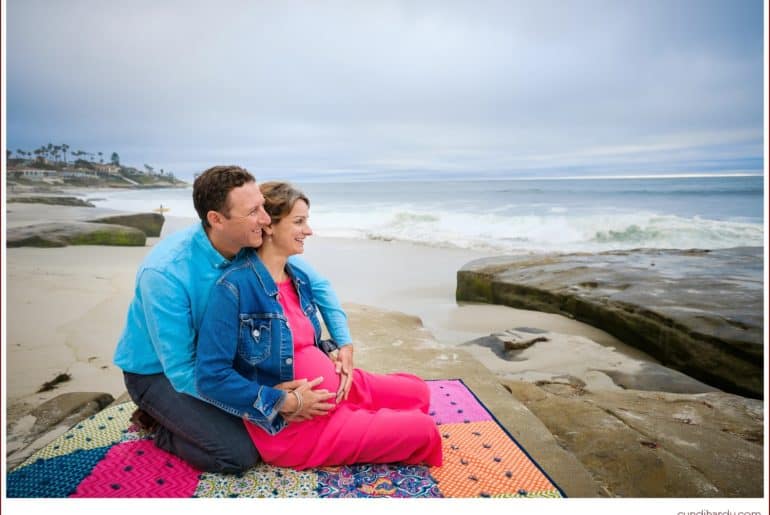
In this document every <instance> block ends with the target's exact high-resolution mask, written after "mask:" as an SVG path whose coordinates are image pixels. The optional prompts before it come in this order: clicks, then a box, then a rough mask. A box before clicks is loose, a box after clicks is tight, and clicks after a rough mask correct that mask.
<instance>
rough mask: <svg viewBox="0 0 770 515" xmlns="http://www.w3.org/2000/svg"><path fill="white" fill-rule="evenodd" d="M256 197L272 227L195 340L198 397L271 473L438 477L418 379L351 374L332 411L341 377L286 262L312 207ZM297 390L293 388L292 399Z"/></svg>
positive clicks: (285, 192) (304, 290) (215, 296)
mask: <svg viewBox="0 0 770 515" xmlns="http://www.w3.org/2000/svg"><path fill="white" fill-rule="evenodd" d="M261 190H262V194H263V195H264V197H265V209H266V211H267V212H268V214H269V215H270V218H271V220H272V223H270V224H269V225H268V226H266V227H265V229H264V232H265V239H264V242H263V244H262V245H261V246H260V247H259V249H246V250H245V251H244V253H243V255H242V256H239V259H238V261H237V262H236V263H233V266H231V267H230V268H229V269H228V270H227V271H226V272H225V273H224V274H222V277H220V278H219V280H217V282H216V284H215V285H214V287H213V288H212V289H211V298H210V299H209V302H208V308H207V309H206V313H205V315H204V317H203V322H202V323H201V329H200V333H199V335H198V348H197V354H196V368H195V380H196V385H197V388H198V391H199V393H200V394H201V396H202V397H203V398H204V399H207V400H210V401H211V402H212V403H214V404H216V405H217V406H219V407H220V408H222V409H223V410H227V411H229V412H230V413H233V414H234V415H238V416H239V417H242V419H243V423H244V424H245V427H246V428H247V429H248V431H249V434H250V435H251V439H252V441H253V442H254V445H255V447H256V448H257V450H258V451H259V453H260V455H261V456H262V458H263V459H264V460H265V463H268V464H270V465H278V466H280V467H292V468H295V469H298V470H303V469H306V468H311V467H323V466H338V465H352V464H355V463H393V462H399V463H407V464H419V463H427V464H428V465H431V466H440V465H441V463H442V449H441V436H440V435H439V432H438V429H437V427H436V423H435V422H434V420H433V418H432V417H431V416H430V415H429V414H428V410H429V405H430V391H429V389H428V385H427V384H426V383H425V381H423V380H422V379H420V378H419V377H417V376H415V375H412V374H404V373H396V374H373V373H371V372H366V371H364V370H361V369H358V368H356V369H354V370H353V376H354V377H355V380H354V381H353V386H352V388H351V389H350V395H349V398H346V399H341V400H339V401H338V402H336V403H333V402H331V400H332V398H333V397H334V396H335V394H334V393H333V392H335V391H337V390H338V389H339V377H338V376H337V374H336V373H335V365H334V362H333V361H332V360H331V359H330V358H329V357H328V356H327V355H326V354H325V353H324V352H323V350H322V348H321V346H320V345H319V344H320V338H321V326H320V324H319V322H318V318H317V317H316V307H315V305H316V301H315V296H314V293H313V291H312V288H311V287H310V284H309V283H310V281H309V278H308V276H307V274H306V273H305V272H303V271H302V270H301V269H299V268H297V267H296V266H294V265H293V264H292V263H290V262H289V258H290V257H291V256H294V255H297V254H301V253H302V252H304V248H305V240H306V239H307V237H308V236H310V235H312V234H313V231H312V230H311V229H310V225H309V224H308V217H309V208H310V201H309V200H308V198H307V196H305V195H304V194H303V193H302V192H301V191H299V190H297V189H295V188H294V187H293V186H291V185H290V184H288V183H285V182H269V183H265V184H263V185H262V186H261ZM303 381H305V382H304V383H303ZM291 382H294V383H296V384H297V386H296V387H293V388H287V385H288V384H290V383H291ZM316 385H318V386H319V387H320V388H322V389H321V390H313V389H311V387H312V386H316Z"/></svg>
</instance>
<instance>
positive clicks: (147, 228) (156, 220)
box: [89, 213, 165, 237]
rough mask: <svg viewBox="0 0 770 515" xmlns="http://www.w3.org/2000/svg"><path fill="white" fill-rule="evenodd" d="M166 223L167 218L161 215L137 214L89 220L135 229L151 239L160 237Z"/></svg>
mask: <svg viewBox="0 0 770 515" xmlns="http://www.w3.org/2000/svg"><path fill="white" fill-rule="evenodd" d="M164 221H165V218H164V217H163V215H162V214H160V213H137V214H135V215H117V216H106V217H103V218H97V219H95V220H89V222H93V223H101V224H111V225H123V226H126V227H134V228H136V229H139V230H140V231H142V232H143V233H144V234H146V235H147V236H149V237H158V236H160V230H161V228H163V222H164Z"/></svg>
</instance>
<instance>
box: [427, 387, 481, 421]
mask: <svg viewBox="0 0 770 515" xmlns="http://www.w3.org/2000/svg"><path fill="white" fill-rule="evenodd" d="M427 383H428V388H430V415H431V416H432V417H433V420H435V421H436V424H458V423H463V422H465V421H468V422H483V421H486V420H492V416H491V415H490V414H489V412H488V411H487V410H486V409H485V408H484V406H482V405H481V403H479V401H477V400H476V398H475V397H474V396H473V394H472V393H471V392H470V390H468V388H467V387H466V386H465V385H464V384H463V383H462V382H461V381H452V380H447V381H427Z"/></svg>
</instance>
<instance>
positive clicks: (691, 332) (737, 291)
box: [457, 247, 764, 398]
mask: <svg viewBox="0 0 770 515" xmlns="http://www.w3.org/2000/svg"><path fill="white" fill-rule="evenodd" d="M762 267H763V249H762V248H761V247H744V248H734V249H722V250H712V251H698V250H694V251H667V250H633V251H617V252H607V253H601V254H570V255H545V256H524V257H521V256H519V257H501V258H488V259H482V260H476V261H473V262H471V263H469V264H467V265H465V266H464V267H463V268H462V269H461V270H460V271H459V272H458V273H457V300H460V301H463V300H464V301H474V302H490V303H495V304H504V305H508V306H512V307H516V308H523V309H533V310H538V311H545V312H551V313H561V314H565V315H568V316H571V317H573V318H576V319H578V320H580V321H583V322H586V323H588V324H591V325H593V326H595V327H598V328H600V329H603V330H605V331H607V332H608V333H610V334H612V335H614V336H616V337H617V338H619V339H620V340H622V341H623V342H625V343H627V344H629V345H633V346H635V347H638V348H640V349H642V350H644V351H645V352H647V353H648V354H650V355H651V356H653V357H655V358H656V359H658V360H659V361H660V362H661V363H662V364H663V365H666V366H670V367H673V368H676V369H677V370H680V371H682V372H684V373H686V374H687V375H690V376H692V377H695V378H696V379H699V380H700V381H703V382H705V383H708V384H710V385H712V386H715V387H718V388H721V389H724V390H727V391H731V392H734V393H739V394H742V395H749V396H752V397H757V398H761V397H762V395H763V375H762V374H763V366H762V363H763V331H764V329H763V304H762V303H763V286H764V285H763V277H762Z"/></svg>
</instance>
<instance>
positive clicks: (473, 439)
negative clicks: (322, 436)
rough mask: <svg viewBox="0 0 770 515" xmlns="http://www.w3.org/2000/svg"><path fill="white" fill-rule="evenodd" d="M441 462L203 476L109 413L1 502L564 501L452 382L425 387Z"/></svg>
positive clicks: (57, 443)
mask: <svg viewBox="0 0 770 515" xmlns="http://www.w3.org/2000/svg"><path fill="white" fill-rule="evenodd" d="M428 385H429V387H430V391H431V409H430V414H431V416H432V417H433V418H434V420H435V421H436V424H437V425H438V426H439V432H440V433H441V435H442V444H443V451H444V464H443V465H442V466H441V467H426V466H414V465H399V464H387V465H385V464H377V465H371V464H363V465H353V466H343V467H327V468H320V469H311V470H305V471H302V472H298V471H295V470H292V469H286V468H280V467H273V466H269V465H265V464H262V465H259V466H257V467H254V468H253V469H251V470H249V471H247V472H245V473H243V474H237V475H225V474H212V473H203V472H200V471H199V470H196V469H195V468H193V467H191V466H190V465H188V464H187V463H185V462H184V461H182V460H181V459H179V458H177V457H176V456H173V455H171V454H169V453H167V452H165V451H162V450H160V449H158V448H157V447H155V446H154V444H153V442H152V439H151V438H152V437H151V436H150V435H147V434H145V433H143V432H141V431H139V430H138V429H137V428H136V427H135V426H133V425H131V423H130V422H129V418H130V416H131V413H132V412H133V410H134V409H135V406H134V404H133V403H130V402H128V403H125V404H121V405H118V406H112V407H109V408H107V409H105V410H103V411H102V412H100V413H98V414H97V415H94V416H92V417H90V418H89V419H87V420H84V421H82V422H81V423H79V424H78V425H76V426H75V427H73V428H72V429H70V430H69V431H67V432H66V433H64V434H63V435H61V436H60V437H59V438H57V439H56V440H54V441H53V442H51V443H50V444H49V445H48V446H46V447H45V448H43V449H41V450H40V451H38V452H37V453H35V454H33V455H32V456H31V457H30V458H29V459H27V460H26V461H25V462H24V463H22V464H21V465H20V466H19V467H17V468H16V469H15V470H13V471H11V472H9V473H8V476H7V495H8V497H562V496H563V495H564V494H563V492H562V491H561V490H560V489H559V487H558V486H556V485H555V484H554V483H553V481H551V479H550V478H549V477H548V476H547V475H546V474H545V472H544V471H543V470H542V469H541V468H540V467H539V466H538V465H537V463H535V462H534V461H533V460H532V458H531V457H530V456H529V455H528V454H527V453H526V451H524V450H523V449H522V448H521V446H519V444H518V443H517V442H516V441H515V440H514V439H513V437H511V436H510V435H509V434H508V433H507V431H506V430H505V429H504V428H503V427H502V426H500V424H499V423H498V422H497V420H495V418H494V416H492V414H491V413H489V411H488V410H487V409H486V408H485V407H484V405H483V404H482V403H481V401H479V400H478V399H477V398H476V396H475V395H474V394H473V392H471V391H470V389H468V387H467V386H466V385H465V384H464V383H463V382H462V381H460V380H441V381H428Z"/></svg>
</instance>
